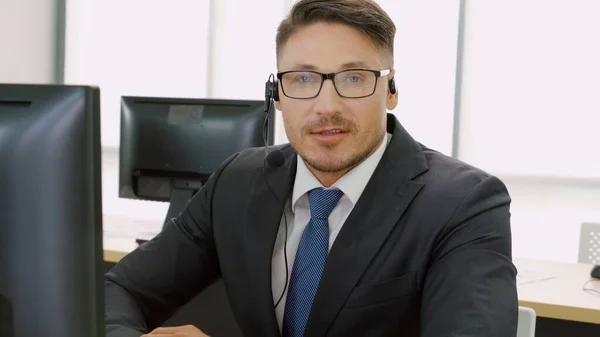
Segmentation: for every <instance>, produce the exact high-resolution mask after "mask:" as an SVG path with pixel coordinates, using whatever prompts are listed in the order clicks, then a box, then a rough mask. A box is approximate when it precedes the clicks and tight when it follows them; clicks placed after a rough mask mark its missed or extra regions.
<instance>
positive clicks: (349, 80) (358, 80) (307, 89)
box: [277, 69, 390, 99]
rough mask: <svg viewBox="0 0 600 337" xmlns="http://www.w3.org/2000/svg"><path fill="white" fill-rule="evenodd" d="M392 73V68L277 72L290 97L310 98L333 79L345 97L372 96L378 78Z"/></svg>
mask: <svg viewBox="0 0 600 337" xmlns="http://www.w3.org/2000/svg"><path fill="white" fill-rule="evenodd" d="M389 74H390V69H384V70H368V69H348V70H343V71H339V72H336V73H329V74H323V73H319V72H316V71H296V70H294V71H284V72H280V73H277V79H279V83H280V84H281V90H282V91H283V94H284V95H285V96H287V97H289V98H296V99H309V98H315V97H317V96H319V93H320V92H321V88H323V82H325V80H332V81H333V86H334V88H335V91H337V93H338V95H340V96H341V97H345V98H363V97H368V96H371V95H373V94H374V93H375V90H376V89H377V82H378V81H377V79H378V78H379V77H382V76H386V75H389Z"/></svg>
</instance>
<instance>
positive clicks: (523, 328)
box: [517, 307, 536, 337]
mask: <svg viewBox="0 0 600 337" xmlns="http://www.w3.org/2000/svg"><path fill="white" fill-rule="evenodd" d="M535 319H536V313H535V310H533V309H531V308H527V307H519V324H518V325H517V337H535Z"/></svg>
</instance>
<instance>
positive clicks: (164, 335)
mask: <svg viewBox="0 0 600 337" xmlns="http://www.w3.org/2000/svg"><path fill="white" fill-rule="evenodd" d="M140 337H210V336H208V335H207V334H205V333H204V332H202V331H200V330H198V328H196V327H195V326H193V325H185V326H175V327H169V328H156V329H154V330H152V332H150V333H149V334H146V335H142V336H140Z"/></svg>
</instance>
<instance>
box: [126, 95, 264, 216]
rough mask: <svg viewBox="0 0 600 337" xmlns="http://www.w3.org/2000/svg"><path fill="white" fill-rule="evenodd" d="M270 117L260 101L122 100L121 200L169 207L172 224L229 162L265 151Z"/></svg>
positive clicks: (141, 98)
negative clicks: (254, 150) (251, 151)
mask: <svg viewBox="0 0 600 337" xmlns="http://www.w3.org/2000/svg"><path fill="white" fill-rule="evenodd" d="M271 115H272V114H271ZM265 116H266V114H265V112H264V101H258V100H256V101H252V100H223V99H185V98H149V97H129V96H126V97H122V99H121V142H120V175H119V185H120V188H119V195H120V197H122V198H131V199H143V200H152V201H168V202H170V203H171V205H170V209H169V212H168V214H167V220H168V219H169V218H171V217H172V216H174V215H176V214H177V213H178V212H180V211H181V210H182V209H183V207H184V206H185V203H186V202H187V201H188V200H189V198H191V197H192V195H193V193H195V192H196V191H197V190H198V189H199V188H200V187H201V186H202V184H203V183H204V182H205V181H206V179H208V177H209V176H210V175H211V174H212V173H213V172H214V171H215V170H216V169H217V168H218V167H219V166H220V165H221V164H222V163H223V161H225V159H227V158H228V157H229V156H231V155H232V154H234V153H236V152H239V151H243V150H245V149H248V148H251V147H260V146H264V145H265V139H264V135H263V129H264V125H265ZM267 125H268V130H269V132H268V134H269V137H268V139H267V143H268V144H269V145H272V144H273V130H274V122H273V118H272V116H271V117H270V118H269V123H268V124H267Z"/></svg>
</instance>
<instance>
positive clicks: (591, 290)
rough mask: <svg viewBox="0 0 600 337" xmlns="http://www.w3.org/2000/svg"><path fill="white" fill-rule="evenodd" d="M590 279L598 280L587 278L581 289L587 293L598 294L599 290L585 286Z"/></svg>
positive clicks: (599, 293)
mask: <svg viewBox="0 0 600 337" xmlns="http://www.w3.org/2000/svg"><path fill="white" fill-rule="evenodd" d="M592 281H598V280H597V279H589V280H588V281H587V282H585V284H584V285H583V291H585V292H587V293H593V294H596V295H600V291H598V290H596V289H591V288H586V287H587V285H588V284H590V282H592Z"/></svg>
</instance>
